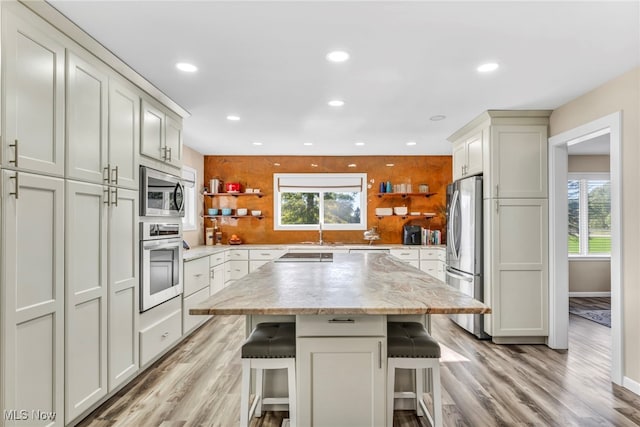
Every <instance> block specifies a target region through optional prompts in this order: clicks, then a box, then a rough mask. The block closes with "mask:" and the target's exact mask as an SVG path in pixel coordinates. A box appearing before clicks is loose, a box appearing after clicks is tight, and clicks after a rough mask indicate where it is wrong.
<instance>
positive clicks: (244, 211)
mask: <svg viewBox="0 0 640 427" xmlns="http://www.w3.org/2000/svg"><path fill="white" fill-rule="evenodd" d="M246 214H247V209H245V208H238V209H236V215H238V216H245V215H246Z"/></svg>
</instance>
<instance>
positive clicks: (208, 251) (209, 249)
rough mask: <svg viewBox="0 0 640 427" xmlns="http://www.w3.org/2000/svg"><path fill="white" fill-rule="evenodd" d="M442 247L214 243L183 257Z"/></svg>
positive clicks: (430, 246)
mask: <svg viewBox="0 0 640 427" xmlns="http://www.w3.org/2000/svg"><path fill="white" fill-rule="evenodd" d="M430 248H441V249H445V248H446V245H401V244H382V243H378V244H375V245H368V244H366V243H363V244H357V243H338V244H324V245H320V244H302V243H283V244H242V245H213V246H194V247H192V248H191V249H188V250H184V251H182V258H183V259H184V260H185V261H191V260H193V259H197V258H202V257H204V256H208V255H213V254H215V253H218V252H222V251H226V250H229V249H265V250H268V249H280V250H291V249H295V250H301V249H309V251H310V252H313V251H314V250H317V249H325V250H326V249H335V250H340V249H367V250H371V249H374V250H375V249H380V250H384V249H407V250H418V249H430Z"/></svg>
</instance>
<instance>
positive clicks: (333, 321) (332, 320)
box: [328, 319, 356, 323]
mask: <svg viewBox="0 0 640 427" xmlns="http://www.w3.org/2000/svg"><path fill="white" fill-rule="evenodd" d="M328 322H329V323H356V321H355V320H353V319H329V320H328Z"/></svg>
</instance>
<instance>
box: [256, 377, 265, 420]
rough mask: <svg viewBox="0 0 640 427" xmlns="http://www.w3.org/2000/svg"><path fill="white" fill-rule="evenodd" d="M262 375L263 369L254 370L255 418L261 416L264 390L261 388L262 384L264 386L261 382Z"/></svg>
mask: <svg viewBox="0 0 640 427" xmlns="http://www.w3.org/2000/svg"><path fill="white" fill-rule="evenodd" d="M263 375H264V370H263V369H256V399H257V402H258V403H257V404H256V417H261V416H262V396H263V393H264V389H263V388H262V384H264V382H263V381H262V376H263Z"/></svg>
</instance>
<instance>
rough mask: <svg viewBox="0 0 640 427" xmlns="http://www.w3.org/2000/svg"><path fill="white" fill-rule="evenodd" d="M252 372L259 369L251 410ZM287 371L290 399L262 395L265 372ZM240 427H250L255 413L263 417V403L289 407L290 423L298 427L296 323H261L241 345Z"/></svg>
mask: <svg viewBox="0 0 640 427" xmlns="http://www.w3.org/2000/svg"><path fill="white" fill-rule="evenodd" d="M251 369H255V370H256V397H255V399H254V400H253V404H252V405H251V408H250V409H249V397H250V396H249V394H250V392H251V390H250V389H251ZM265 369H286V370H287V376H288V387H289V396H288V397H264V396H263V393H264V391H263V381H262V377H263V371H264V370H265ZM240 399H241V401H240V411H241V412H240V426H241V427H249V420H250V419H251V418H252V417H253V415H254V412H255V415H256V416H257V417H259V416H261V415H262V404H288V405H289V423H290V425H291V427H296V412H297V410H296V324H295V323H260V324H258V325H257V326H256V328H255V329H254V330H253V331H252V332H251V334H250V335H249V338H247V340H246V341H245V342H244V344H243V345H242V391H241V395H240Z"/></svg>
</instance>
